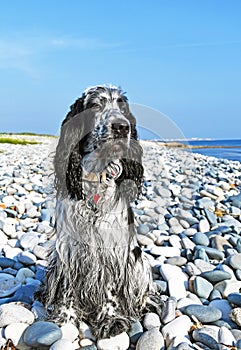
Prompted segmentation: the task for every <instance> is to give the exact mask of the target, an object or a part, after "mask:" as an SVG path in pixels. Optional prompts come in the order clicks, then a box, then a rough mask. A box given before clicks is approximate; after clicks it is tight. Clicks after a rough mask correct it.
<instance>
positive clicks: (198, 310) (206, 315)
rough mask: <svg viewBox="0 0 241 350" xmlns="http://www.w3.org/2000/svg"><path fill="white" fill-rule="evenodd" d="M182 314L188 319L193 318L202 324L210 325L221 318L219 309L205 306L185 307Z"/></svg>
mask: <svg viewBox="0 0 241 350" xmlns="http://www.w3.org/2000/svg"><path fill="white" fill-rule="evenodd" d="M183 312H184V313H185V314H186V315H188V316H190V317H191V316H192V315H193V316H195V317H196V318H197V319H198V320H199V321H200V322H202V323H212V322H215V321H217V320H220V318H221V317H222V312H221V311H220V310H219V309H217V308H215V307H211V306H206V305H195V304H193V305H187V306H186V307H184V308H183Z"/></svg>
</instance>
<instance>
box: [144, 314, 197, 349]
mask: <svg viewBox="0 0 241 350" xmlns="http://www.w3.org/2000/svg"><path fill="white" fill-rule="evenodd" d="M191 326H192V321H191V319H190V318H189V317H188V316H186V315H181V316H179V317H177V318H175V319H174V320H173V321H171V322H169V323H167V324H166V325H165V326H163V328H162V334H163V337H164V339H166V337H167V336H168V337H169V339H173V338H175V337H177V336H187V335H188V332H189V330H190V328H191ZM147 349H148V348H147ZM158 350H160V349H158Z"/></svg>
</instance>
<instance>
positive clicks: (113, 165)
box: [43, 86, 160, 337]
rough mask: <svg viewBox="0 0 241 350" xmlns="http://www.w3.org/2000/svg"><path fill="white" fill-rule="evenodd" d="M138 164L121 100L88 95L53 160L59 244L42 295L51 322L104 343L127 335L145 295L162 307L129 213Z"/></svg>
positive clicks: (106, 90)
mask: <svg viewBox="0 0 241 350" xmlns="http://www.w3.org/2000/svg"><path fill="white" fill-rule="evenodd" d="M141 162H142V148H141V146H140V144H139V142H138V140H137V131H136V121H135V118H134V116H133V115H132V114H131V112H130V109H129V106H128V102H127V98H126V96H125V94H124V93H123V92H122V91H121V89H119V88H116V87H112V86H111V87H105V86H97V87H92V88H89V89H87V90H85V91H84V93H83V95H82V97H81V98H79V99H78V100H76V101H75V103H74V104H73V105H72V106H71V109H70V112H69V113H68V114H67V116H66V118H65V120H64V121H63V123H62V128H61V134H60V138H59V142H58V146H57V149H56V155H55V159H54V166H55V186H56V192H57V205H56V228H55V230H56V241H55V243H54V245H53V248H52V250H51V252H50V262H49V269H48V273H47V278H46V290H45V292H44V295H43V296H44V302H45V305H46V307H47V308H48V309H49V310H50V309H51V310H52V313H50V317H51V318H52V319H54V320H55V321H58V320H59V321H60V322H66V321H68V320H72V321H73V322H75V323H76V324H78V321H80V320H85V321H87V322H89V323H90V324H91V326H92V328H93V332H94V334H95V335H96V336H97V337H108V336H113V335H116V334H118V333H120V332H122V331H127V330H128V329H129V328H130V324H131V320H133V318H139V317H140V316H141V314H142V313H143V310H144V309H145V307H146V303H147V302H148V301H150V296H155V305H157V306H160V300H159V299H158V298H156V297H157V296H158V295H157V294H155V293H156V291H155V288H154V284H153V282H152V277H151V270H150V266H149V263H148V260H147V258H146V257H145V255H144V254H143V253H142V251H141V249H140V247H139V246H138V243H137V240H136V232H135V227H134V222H133V221H134V220H133V213H132V210H131V206H130V204H131V202H132V201H133V200H134V199H135V198H136V197H137V196H138V195H140V193H141V184H142V177H143V167H142V164H141ZM157 300H158V301H157ZM151 303H152V302H151ZM152 304H153V303H152Z"/></svg>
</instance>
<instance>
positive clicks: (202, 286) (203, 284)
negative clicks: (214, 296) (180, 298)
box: [193, 276, 213, 299]
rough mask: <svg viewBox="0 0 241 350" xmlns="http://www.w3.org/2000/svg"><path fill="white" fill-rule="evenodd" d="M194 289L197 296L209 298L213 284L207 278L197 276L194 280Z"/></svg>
mask: <svg viewBox="0 0 241 350" xmlns="http://www.w3.org/2000/svg"><path fill="white" fill-rule="evenodd" d="M193 289H194V292H195V294H196V295H197V296H199V297H200V298H204V299H207V298H208V297H209V295H210V293H211V292H212V290H213V285H212V284H211V283H210V282H208V281H207V280H206V279H205V278H202V277H200V276H196V278H195V279H194V281H193Z"/></svg>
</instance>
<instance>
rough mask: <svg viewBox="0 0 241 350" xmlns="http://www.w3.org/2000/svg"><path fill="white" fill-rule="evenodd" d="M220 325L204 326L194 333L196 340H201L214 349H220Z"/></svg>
mask: <svg viewBox="0 0 241 350" xmlns="http://www.w3.org/2000/svg"><path fill="white" fill-rule="evenodd" d="M218 330H219V329H218V327H212V328H211V327H203V328H201V329H197V330H195V331H194V332H193V333H192V336H193V338H194V340H196V341H197V342H201V343H202V344H204V345H206V346H208V347H209V348H210V349H212V350H219V344H218Z"/></svg>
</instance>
